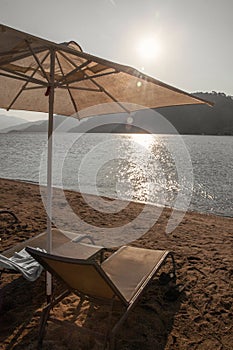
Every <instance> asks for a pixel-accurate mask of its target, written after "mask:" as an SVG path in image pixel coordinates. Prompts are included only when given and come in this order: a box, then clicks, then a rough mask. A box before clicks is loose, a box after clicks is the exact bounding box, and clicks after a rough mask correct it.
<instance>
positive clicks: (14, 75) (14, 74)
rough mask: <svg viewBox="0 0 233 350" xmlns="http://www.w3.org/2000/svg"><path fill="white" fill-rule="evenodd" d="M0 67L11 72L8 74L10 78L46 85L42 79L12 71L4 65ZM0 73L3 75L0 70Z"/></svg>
mask: <svg viewBox="0 0 233 350" xmlns="http://www.w3.org/2000/svg"><path fill="white" fill-rule="evenodd" d="M0 69H1V70H3V71H5V72H8V73H11V75H10V74H9V75H8V77H10V78H14V79H19V80H24V81H28V82H31V83H35V84H41V85H44V86H48V84H47V83H45V82H44V81H42V80H39V79H35V78H32V77H30V76H27V75H25V74H21V73H19V72H15V71H12V70H10V69H8V68H6V67H0ZM0 75H4V73H2V72H0Z"/></svg>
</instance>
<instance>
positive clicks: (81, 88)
mask: <svg viewBox="0 0 233 350" xmlns="http://www.w3.org/2000/svg"><path fill="white" fill-rule="evenodd" d="M58 87H59V89H66V86H63V85H61V86H58ZM69 89H70V90H84V91H94V92H101V90H100V89H94V88H85V87H77V86H69Z"/></svg>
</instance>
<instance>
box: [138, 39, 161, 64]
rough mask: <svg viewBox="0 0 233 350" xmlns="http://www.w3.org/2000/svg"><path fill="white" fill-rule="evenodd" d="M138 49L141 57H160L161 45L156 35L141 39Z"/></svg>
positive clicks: (147, 58) (149, 58)
mask: <svg viewBox="0 0 233 350" xmlns="http://www.w3.org/2000/svg"><path fill="white" fill-rule="evenodd" d="M137 51H138V54H139V55H140V57H141V58H143V59H146V60H151V59H154V58H157V57H158V55H159V53H160V51H161V45H160V43H159V41H158V39H156V38H154V37H144V38H141V39H140V40H139V42H138V44H137Z"/></svg>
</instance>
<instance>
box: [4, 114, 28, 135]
mask: <svg viewBox="0 0 233 350" xmlns="http://www.w3.org/2000/svg"><path fill="white" fill-rule="evenodd" d="M26 123H27V120H26V119H23V118H19V117H14V116H12V115H5V114H0V132H1V130H3V129H6V128H10V127H12V126H16V125H23V124H26Z"/></svg>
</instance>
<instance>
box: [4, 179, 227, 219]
mask: <svg viewBox="0 0 233 350" xmlns="http://www.w3.org/2000/svg"><path fill="white" fill-rule="evenodd" d="M0 180H9V181H15V182H22V183H26V184H32V185H35V186H40V184H39V182H35V181H30V180H21V179H10V178H4V177H0ZM43 186H44V187H46V185H43ZM53 188H54V189H55V190H56V189H57V190H60V189H62V190H64V191H68V192H74V193H77V194H81V193H80V192H79V191H77V190H74V189H69V188H66V189H64V188H60V187H56V186H54V187H53ZM83 194H84V195H88V196H96V195H94V194H92V193H83ZM99 197H102V198H106V199H107V200H114V199H115V200H119V201H122V202H124V201H127V199H118V198H114V197H108V196H99ZM132 203H135V204H141V205H151V206H154V207H158V208H167V209H169V210H172V209H174V210H176V211H181V210H178V209H175V208H172V207H169V206H166V205H162V204H156V203H152V202H144V201H140V200H132ZM187 212H190V213H197V214H203V215H213V216H217V217H223V218H229V219H232V218H233V216H230V215H226V214H225V215H223V214H221V213H217V212H211V211H198V210H194V209H190V208H188V210H187Z"/></svg>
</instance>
